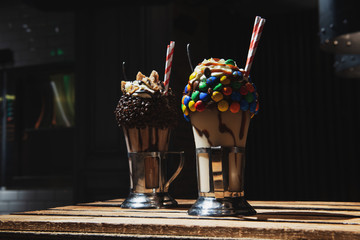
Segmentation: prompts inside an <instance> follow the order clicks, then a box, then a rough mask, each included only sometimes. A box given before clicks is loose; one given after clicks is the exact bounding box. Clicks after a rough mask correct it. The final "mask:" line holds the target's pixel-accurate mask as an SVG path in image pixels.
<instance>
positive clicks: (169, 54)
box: [164, 41, 175, 94]
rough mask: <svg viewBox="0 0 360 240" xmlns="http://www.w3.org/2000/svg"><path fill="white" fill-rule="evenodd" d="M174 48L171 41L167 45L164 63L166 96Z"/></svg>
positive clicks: (173, 43)
mask: <svg viewBox="0 0 360 240" xmlns="http://www.w3.org/2000/svg"><path fill="white" fill-rule="evenodd" d="M174 47H175V42H174V41H171V42H170V45H167V50H166V62H165V74H164V86H165V90H164V94H166V93H167V92H168V90H169V81H170V73H171V67H172V60H173V56H174Z"/></svg>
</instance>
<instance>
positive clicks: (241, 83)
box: [181, 58, 259, 121]
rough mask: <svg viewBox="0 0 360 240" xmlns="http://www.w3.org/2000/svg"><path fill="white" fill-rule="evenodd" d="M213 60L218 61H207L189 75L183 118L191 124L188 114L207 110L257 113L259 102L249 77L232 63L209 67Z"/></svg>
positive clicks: (182, 106)
mask: <svg viewBox="0 0 360 240" xmlns="http://www.w3.org/2000/svg"><path fill="white" fill-rule="evenodd" d="M214 61H215V62H219V61H220V60H219V59H215V58H213V59H209V60H207V62H206V63H205V64H203V65H202V66H201V65H200V68H198V67H199V66H198V67H197V69H196V70H195V71H194V72H193V73H192V74H191V75H190V77H189V83H188V84H187V85H186V86H185V89H184V96H183V98H182V105H181V109H182V112H183V113H184V118H185V119H186V120H187V121H190V118H189V115H190V113H191V112H202V111H204V110H205V109H206V108H209V109H212V108H217V109H218V110H219V111H220V112H226V111H228V110H229V111H230V112H232V113H238V112H239V111H250V112H251V114H252V116H254V115H255V114H257V112H258V110H259V103H258V95H257V92H256V87H255V85H254V84H253V83H251V81H250V80H249V78H247V79H244V75H243V72H242V70H240V69H238V68H236V63H235V61H234V60H232V59H228V60H226V61H225V65H224V64H223V63H224V60H221V62H219V64H216V63H215V64H214V65H211V64H209V62H214ZM226 65H227V66H226ZM213 69H215V71H214V70H213ZM219 69H220V70H219ZM212 71H213V72H212ZM200 72H202V73H200Z"/></svg>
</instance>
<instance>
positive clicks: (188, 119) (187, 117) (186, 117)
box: [184, 114, 190, 122]
mask: <svg viewBox="0 0 360 240" xmlns="http://www.w3.org/2000/svg"><path fill="white" fill-rule="evenodd" d="M184 118H185V120H186V121H188V122H190V117H189V116H186V115H185V114H184Z"/></svg>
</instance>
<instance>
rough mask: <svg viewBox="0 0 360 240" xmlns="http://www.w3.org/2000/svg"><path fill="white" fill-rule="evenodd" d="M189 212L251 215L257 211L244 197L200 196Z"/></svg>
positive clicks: (210, 214)
mask: <svg viewBox="0 0 360 240" xmlns="http://www.w3.org/2000/svg"><path fill="white" fill-rule="evenodd" d="M188 214H189V215H196V216H235V215H245V216H249V215H255V214H256V211H255V209H254V208H253V207H252V206H251V205H250V204H249V203H248V202H247V201H246V200H245V198H244V197H231V198H214V197H199V198H198V199H197V201H196V202H195V204H194V205H193V206H192V207H191V208H190V209H189V210H188Z"/></svg>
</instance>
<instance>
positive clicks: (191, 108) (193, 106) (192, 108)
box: [188, 100, 196, 112]
mask: <svg viewBox="0 0 360 240" xmlns="http://www.w3.org/2000/svg"><path fill="white" fill-rule="evenodd" d="M188 107H189V109H190V111H192V112H195V111H196V107H195V102H194V101H193V100H191V101H190V102H189V105H188Z"/></svg>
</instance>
